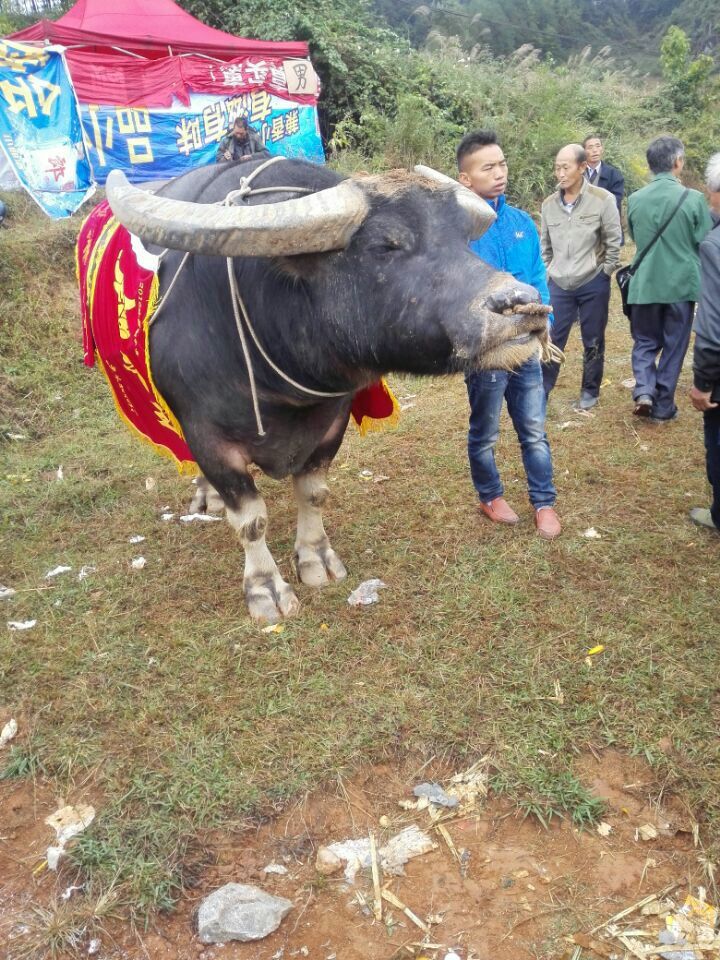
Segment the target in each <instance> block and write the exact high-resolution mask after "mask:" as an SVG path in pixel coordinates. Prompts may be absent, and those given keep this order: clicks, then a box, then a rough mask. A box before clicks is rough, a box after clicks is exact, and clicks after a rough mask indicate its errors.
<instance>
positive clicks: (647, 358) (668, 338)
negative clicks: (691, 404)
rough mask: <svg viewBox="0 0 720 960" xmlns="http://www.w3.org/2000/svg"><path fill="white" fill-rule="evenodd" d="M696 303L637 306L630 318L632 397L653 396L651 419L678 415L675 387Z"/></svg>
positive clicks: (687, 342) (638, 304) (643, 304)
mask: <svg viewBox="0 0 720 960" xmlns="http://www.w3.org/2000/svg"><path fill="white" fill-rule="evenodd" d="M694 307H695V304H694V303H692V302H690V301H688V300H683V301H681V302H679V303H634V304H633V306H632V317H631V319H630V332H631V333H632V338H633V349H632V369H633V374H634V376H635V389H634V390H633V397H634V398H635V399H636V400H637V398H638V397H642V396H648V397H652V401H653V405H652V416H653V417H657V419H658V420H668V419H670V418H671V417H674V416H675V413H676V411H677V407H676V406H675V388H676V387H677V382H678V377H679V376H680V371H681V370H682V365H683V360H684V359H685V354H686V353H687V348H688V344H689V343H690V330H691V328H692V316H693V309H694Z"/></svg>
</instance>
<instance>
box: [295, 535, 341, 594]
mask: <svg viewBox="0 0 720 960" xmlns="http://www.w3.org/2000/svg"><path fill="white" fill-rule="evenodd" d="M294 563H295V570H296V571H297V575H298V577H299V578H300V580H301V581H302V582H303V583H304V584H305V585H306V586H308V587H324V586H325V585H326V584H327V583H329V582H330V581H331V580H344V579H345V577H346V576H347V570H346V569H345V564H344V563H343V562H342V560H341V559H340V557H339V556H338V555H337V554H336V553H335V551H334V550H333V548H332V547H331V546H330V544H329V543H327V544H325V545H322V546H319V547H299V548H298V549H297V550H296V553H295V556H294Z"/></svg>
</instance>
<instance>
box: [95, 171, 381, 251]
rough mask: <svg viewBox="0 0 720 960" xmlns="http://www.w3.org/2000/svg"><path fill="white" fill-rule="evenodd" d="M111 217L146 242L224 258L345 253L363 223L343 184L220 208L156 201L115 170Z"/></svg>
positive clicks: (356, 198) (361, 206) (363, 202)
mask: <svg viewBox="0 0 720 960" xmlns="http://www.w3.org/2000/svg"><path fill="white" fill-rule="evenodd" d="M106 189H107V198H108V202H109V203H110V206H111V208H112V211H113V213H114V214H115V216H116V217H117V219H118V220H119V221H120V223H121V224H122V225H123V226H124V227H126V228H127V229H128V230H129V231H130V232H131V233H134V234H135V235H136V236H138V237H140V239H141V240H142V241H143V242H144V243H150V244H157V245H158V246H160V247H164V248H166V249H171V250H185V251H188V252H190V253H199V254H206V255H208V256H223V257H280V256H292V255H294V254H300V253H322V252H324V251H327V250H343V249H344V248H345V247H347V245H348V243H350V240H351V239H352V236H353V234H354V233H355V231H356V230H357V229H358V227H359V226H360V224H361V223H362V222H363V220H364V219H365V217H366V215H367V212H368V209H369V204H368V201H367V198H366V197H365V194H364V192H363V190H362V189H361V188H360V187H358V186H357V185H356V184H354V183H352V182H351V181H349V180H343V181H341V182H340V183H338V184H337V186H334V187H330V188H329V189H328V190H320V191H318V193H312V194H310V195H308V196H305V197H301V198H299V199H295V200H284V201H282V202H280V203H264V204H257V205H255V206H237V207H236V206H220V205H216V204H206V203H191V202H189V201H187V200H172V199H170V198H168V197H157V196H154V195H153V194H151V193H147V192H146V191H145V190H140V189H138V188H137V187H133V186H131V185H130V184H129V183H128V181H127V179H126V178H125V175H124V174H123V173H121V172H120V171H119V170H113V171H111V172H110V174H109V175H108V178H107V185H106Z"/></svg>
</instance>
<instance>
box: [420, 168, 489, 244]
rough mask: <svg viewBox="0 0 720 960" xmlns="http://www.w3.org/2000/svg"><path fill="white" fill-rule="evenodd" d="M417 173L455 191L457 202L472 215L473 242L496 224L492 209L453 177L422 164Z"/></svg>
mask: <svg viewBox="0 0 720 960" xmlns="http://www.w3.org/2000/svg"><path fill="white" fill-rule="evenodd" d="M415 173H419V174H420V176H421V177H427V178H428V180H435V182H436V183H444V184H446V185H447V186H449V187H452V188H453V189H454V190H455V196H456V197H457V202H458V203H459V204H460V206H461V207H462V208H463V210H465V211H467V213H469V214H470V220H471V222H472V225H473V233H472V236H473V240H476V239H477V238H478V237H481V236H482V235H483V234H484V233H485V231H486V230H487V229H488V227H489V226H490V225H491V224H493V223H494V222H495V219H496V214H495V211H494V210H493V209H492V207H491V206H490V205H489V204H487V203H485V201H484V200H481V199H480V197H478V196H476V195H475V194H474V193H473V192H472V190H468V188H467V187H464V186H463V185H462V184H461V183H458V182H457V180H453V179H452V177H446V176H445V174H444V173H440V171H439V170H433V168H432V167H425V166H423V165H422V164H421V163H419V164H417V166H416V167H415Z"/></svg>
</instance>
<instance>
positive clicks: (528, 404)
mask: <svg viewBox="0 0 720 960" xmlns="http://www.w3.org/2000/svg"><path fill="white" fill-rule="evenodd" d="M465 382H466V383H467V389H468V397H469V399H470V430H469V433H468V457H469V459H470V474H471V476H472V482H473V485H474V487H475V489H476V490H477V492H478V495H479V497H480V499H481V500H482V501H483V503H489V502H490V501H491V500H494V499H495V498H496V497H501V496H502V494H503V485H502V483H501V482H500V474H499V473H498V471H497V467H496V466H495V444H496V443H497V440H498V437H499V435H500V413H501V411H502V402H503V397H505V399H506V400H507V407H508V413H509V414H510V418H511V420H512V422H513V426H514V427H515V433H517V436H518V440H519V441H520V449H521V451H522V459H523V466H524V467H525V473H526V475H527V481H528V493H529V495H530V503H531V504H532V505H533V507H535V509H536V510H537V509H539V508H540V507H552V506H553V504H554V503H555V498H556V491H555V487H554V486H553V470H552V457H551V456H550V444H549V443H548V439H547V434H546V433H545V403H546V400H545V390H544V389H543V377H542V369H541V367H540V361H539V360H538V359H537V358H535V357H534V358H533V359H532V360H528V361H527V363H524V364H523V365H522V366H521V367H520V368H519V369H517V370H513V371H512V372H508V371H507V370H480V371H479V372H478V373H472V374H470V375H469V376H468V377H466V381H465Z"/></svg>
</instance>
